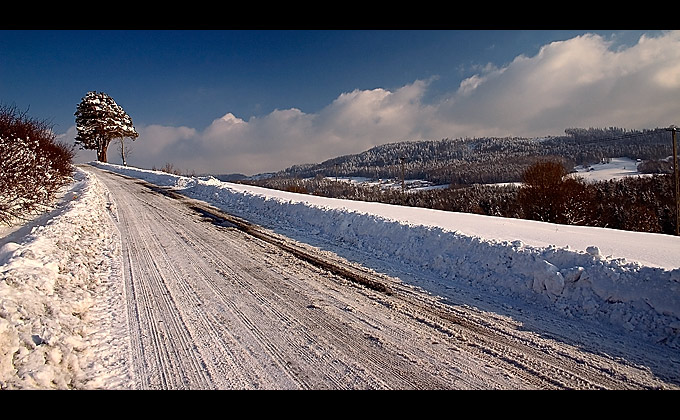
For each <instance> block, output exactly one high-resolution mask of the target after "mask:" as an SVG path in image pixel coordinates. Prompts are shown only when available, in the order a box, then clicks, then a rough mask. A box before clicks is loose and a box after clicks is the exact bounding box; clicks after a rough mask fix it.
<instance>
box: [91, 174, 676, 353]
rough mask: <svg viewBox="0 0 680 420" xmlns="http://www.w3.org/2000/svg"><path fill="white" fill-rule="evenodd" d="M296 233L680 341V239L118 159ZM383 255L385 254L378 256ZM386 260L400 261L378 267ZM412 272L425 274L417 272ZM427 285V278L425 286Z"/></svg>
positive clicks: (441, 280) (440, 278) (441, 288)
mask: <svg viewBox="0 0 680 420" xmlns="http://www.w3.org/2000/svg"><path fill="white" fill-rule="evenodd" d="M98 166H99V167H101V168H104V169H108V170H111V171H115V172H118V173H121V174H125V175H128V176H132V177H136V178H140V179H144V180H147V181H149V182H152V183H154V184H156V185H160V186H167V187H172V188H175V189H177V190H179V191H180V192H182V193H183V194H185V195H187V196H189V197H192V198H196V199H201V200H205V201H207V202H209V203H211V204H213V205H214V206H216V207H218V208H221V209H223V210H225V211H228V212H231V213H232V214H235V215H237V216H240V217H243V218H245V219H248V220H250V221H252V222H255V223H259V224H262V225H264V226H266V227H268V228H271V229H273V230H277V231H279V232H281V233H284V234H287V235H289V236H291V237H293V238H295V239H298V240H302V241H307V242H311V243H313V244H315V245H323V246H324V247H326V248H329V249H330V250H332V251H335V252H338V253H340V254H345V255H347V253H348V251H352V252H360V253H362V254H364V255H371V256H374V257H375V261H383V262H385V261H386V262H388V264H389V265H390V266H392V267H394V266H396V265H398V266H399V267H400V268H399V269H400V270H401V271H403V272H412V273H421V274H422V275H423V276H424V277H427V278H429V279H437V284H432V283H431V282H430V283H429V284H428V285H427V286H426V287H427V288H428V289H429V290H430V291H431V292H433V293H436V294H440V295H442V296H446V294H447V293H448V292H447V291H448V289H449V286H451V285H455V284H457V283H462V284H466V285H467V286H468V287H480V288H482V289H484V290H485V291H487V292H488V291H490V290H492V291H494V293H497V294H498V297H499V299H501V298H502V297H503V296H508V297H512V298H513V299H514V298H518V297H519V298H522V299H525V300H528V301H531V302H534V303H537V304H541V305H545V306H546V307H550V308H551V309H552V310H555V311H560V312H562V313H563V314H564V315H565V316H567V317H572V318H574V319H577V318H586V319H596V320H598V321H599V322H605V323H608V324H611V325H612V326H616V327H620V328H623V329H625V330H627V331H629V332H631V333H634V334H638V335H640V336H645V337H647V338H648V339H649V340H650V341H662V342H665V343H666V344H668V345H671V346H677V347H680V238H677V237H673V236H669V235H660V234H648V233H639V232H625V231H618V230H612V229H603V228H592V227H583V226H565V225H555V224H549V223H542V222H534V221H527V220H517V219H506V218H496V217H489V216H479V215H474V214H463V213H451V212H443V211H437V210H429V209H423V208H411V207H401V206H392V205H386V204H380V203H365V202H358V201H348V200H337V199H328V198H322V197H315V196H309V195H304V194H296V193H290V192H283V191H274V190H268V189H264V188H259V187H254V186H247V185H240V184H232V183H224V182H221V181H218V180H217V179H215V178H212V177H205V178H187V177H181V176H175V175H170V174H166V173H163V172H156V171H149V170H142V169H136V168H126V167H122V166H117V165H111V164H105V165H102V164H98ZM374 264H378V265H380V264H384V263H380V262H374ZM372 268H375V269H377V270H380V269H384V270H388V269H390V267H386V266H382V267H381V266H374V267H372ZM414 277H418V276H417V275H416V276H414ZM421 286H423V285H421Z"/></svg>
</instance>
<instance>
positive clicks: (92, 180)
mask: <svg viewBox="0 0 680 420" xmlns="http://www.w3.org/2000/svg"><path fill="white" fill-rule="evenodd" d="M74 177H75V181H74V182H73V183H72V184H71V185H70V187H69V189H68V190H67V191H64V195H63V198H62V200H61V202H60V203H59V205H58V207H57V208H56V209H55V210H54V211H53V212H51V213H50V214H49V215H48V216H49V217H46V218H41V219H38V220H36V221H35V222H33V223H31V224H30V225H27V226H26V227H25V229H24V230H28V232H26V234H23V233H22V232H21V231H17V232H15V233H13V234H11V235H8V236H5V237H4V238H0V389H70V388H78V389H92V388H107V387H115V388H125V387H126V384H125V380H126V378H127V376H128V373H127V367H126V362H125V360H120V358H119V356H117V355H118V354H125V353H126V352H125V351H122V352H120V349H121V348H122V349H124V348H125V347H124V346H125V345H126V344H125V342H117V341H115V340H118V338H115V337H125V335H122V334H116V331H124V330H125V329H126V325H127V318H126V314H125V311H124V310H122V308H123V306H122V302H124V300H123V294H122V282H121V281H120V280H119V279H120V278H119V277H117V276H115V275H114V274H115V273H116V270H119V269H120V268H119V267H120V260H119V258H120V237H119V234H118V231H117V228H116V227H115V225H113V223H112V221H111V217H110V215H109V212H110V211H112V210H115V209H114V208H113V207H112V203H111V202H109V200H108V198H107V197H108V192H107V190H106V189H105V187H104V186H103V185H102V184H100V183H99V181H98V180H97V179H96V177H94V176H93V175H91V174H89V173H87V172H85V171H83V170H80V169H78V170H77V171H76V173H75V176H74Z"/></svg>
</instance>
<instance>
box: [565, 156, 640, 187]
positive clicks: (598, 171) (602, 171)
mask: <svg viewBox="0 0 680 420" xmlns="http://www.w3.org/2000/svg"><path fill="white" fill-rule="evenodd" d="M638 163H639V162H637V161H635V160H633V159H630V158H626V157H618V158H612V159H610V160H609V162H602V163H598V164H595V165H589V166H587V167H582V166H577V167H576V168H574V169H575V170H576V173H575V175H577V176H579V177H581V178H583V179H584V180H586V181H593V182H594V181H608V180H613V179H621V178H625V177H627V176H646V175H644V174H641V173H640V172H638V170H637V166H638Z"/></svg>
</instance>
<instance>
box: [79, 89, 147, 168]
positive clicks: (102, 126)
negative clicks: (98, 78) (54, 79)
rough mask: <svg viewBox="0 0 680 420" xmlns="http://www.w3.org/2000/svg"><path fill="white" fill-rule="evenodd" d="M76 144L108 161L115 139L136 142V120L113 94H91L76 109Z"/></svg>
mask: <svg viewBox="0 0 680 420" xmlns="http://www.w3.org/2000/svg"><path fill="white" fill-rule="evenodd" d="M74 115H75V117H76V128H77V129H78V135H77V136H76V138H75V142H76V144H80V147H81V149H89V150H96V151H97V160H99V161H100V162H106V161H107V158H106V152H107V150H108V148H109V143H111V140H114V139H123V138H126V137H127V138H130V139H132V140H134V139H136V138H137V137H138V136H139V134H137V131H135V127H134V125H133V124H132V118H130V116H129V115H128V114H127V113H126V112H125V111H124V110H123V108H122V107H121V106H120V105H118V104H117V103H116V101H114V100H113V98H111V97H110V96H109V95H107V94H106V93H103V92H95V91H92V92H87V94H86V95H85V96H84V97H83V99H82V101H81V102H80V104H78V106H77V108H76V113H75V114H74Z"/></svg>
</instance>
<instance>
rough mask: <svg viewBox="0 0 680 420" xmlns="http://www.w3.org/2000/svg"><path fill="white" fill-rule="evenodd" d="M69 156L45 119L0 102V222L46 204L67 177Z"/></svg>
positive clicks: (70, 167)
mask: <svg viewBox="0 0 680 420" xmlns="http://www.w3.org/2000/svg"><path fill="white" fill-rule="evenodd" d="M73 156H74V151H73V148H72V147H69V146H67V145H65V144H63V143H60V142H57V141H55V135H54V133H53V132H52V130H51V127H50V125H49V124H48V123H47V122H46V121H44V120H37V119H35V118H32V117H29V116H28V115H27V113H26V112H19V111H17V109H16V107H14V106H5V105H0V157H1V159H2V160H1V161H0V222H1V223H4V224H7V225H11V224H12V223H14V221H15V220H17V219H19V220H21V219H25V218H26V217H27V216H28V215H30V214H31V213H34V212H36V211H40V210H43V209H45V208H47V207H48V206H49V205H50V204H51V202H52V201H53V200H54V197H55V195H56V193H57V191H58V190H59V188H60V187H62V186H63V185H64V184H65V183H67V182H69V181H70V180H71V176H72V175H73V165H72V159H73Z"/></svg>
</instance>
